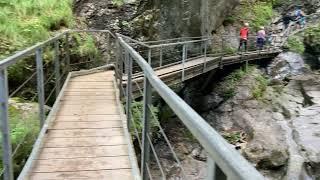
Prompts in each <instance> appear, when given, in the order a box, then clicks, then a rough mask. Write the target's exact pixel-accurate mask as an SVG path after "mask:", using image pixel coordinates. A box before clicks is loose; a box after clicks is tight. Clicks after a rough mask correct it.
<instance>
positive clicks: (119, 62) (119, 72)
mask: <svg viewBox="0 0 320 180" xmlns="http://www.w3.org/2000/svg"><path fill="white" fill-rule="evenodd" d="M115 53H116V69H115V71H116V74H117V78H118V80H119V82H117V83H118V88H119V92H120V97H121V98H123V94H124V92H123V91H122V88H123V86H122V83H123V78H122V77H123V62H122V50H121V46H120V43H119V40H117V41H116V52H115Z"/></svg>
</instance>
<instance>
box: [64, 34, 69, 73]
mask: <svg viewBox="0 0 320 180" xmlns="http://www.w3.org/2000/svg"><path fill="white" fill-rule="evenodd" d="M65 51H66V68H67V72H70V44H69V33H66V45H65Z"/></svg>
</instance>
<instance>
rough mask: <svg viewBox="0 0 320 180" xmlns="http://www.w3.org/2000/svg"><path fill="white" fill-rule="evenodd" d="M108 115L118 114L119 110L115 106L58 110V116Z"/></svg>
mask: <svg viewBox="0 0 320 180" xmlns="http://www.w3.org/2000/svg"><path fill="white" fill-rule="evenodd" d="M85 114H89V115H91V114H92V115H108V114H119V110H118V108H116V107H106V108H98V109H73V108H64V109H61V110H60V111H59V112H58V116H65V115H67V116H68V115H74V116H78V115H85Z"/></svg>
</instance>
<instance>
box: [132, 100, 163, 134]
mask: <svg viewBox="0 0 320 180" xmlns="http://www.w3.org/2000/svg"><path fill="white" fill-rule="evenodd" d="M131 107H132V120H133V124H132V125H131V127H130V133H131V134H136V130H137V133H138V135H139V137H141V134H142V129H143V122H142V118H143V103H142V102H136V101H135V102H133V103H132V106H131ZM158 113H159V109H158V108H157V107H154V106H151V121H150V132H151V133H150V134H151V136H153V135H155V134H156V133H157V132H158V124H159V117H158ZM131 123H132V122H131Z"/></svg>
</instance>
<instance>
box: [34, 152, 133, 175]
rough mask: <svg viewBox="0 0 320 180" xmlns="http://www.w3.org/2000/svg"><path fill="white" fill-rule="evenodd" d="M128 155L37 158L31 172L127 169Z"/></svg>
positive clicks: (128, 166)
mask: <svg viewBox="0 0 320 180" xmlns="http://www.w3.org/2000/svg"><path fill="white" fill-rule="evenodd" d="M129 168H131V167H130V162H129V157H128V156H118V157H98V158H76V159H46V160H37V161H36V166H35V168H34V170H33V172H64V171H96V170H111V169H129Z"/></svg>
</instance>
